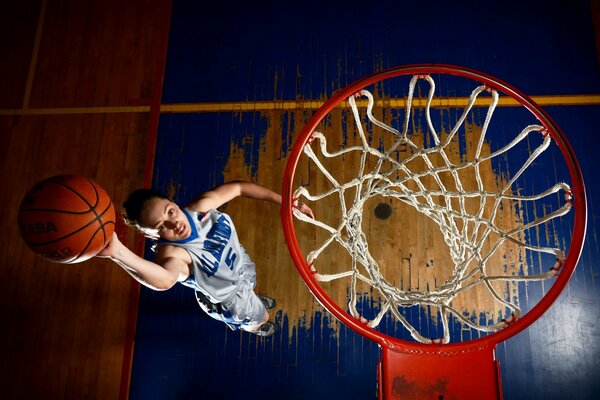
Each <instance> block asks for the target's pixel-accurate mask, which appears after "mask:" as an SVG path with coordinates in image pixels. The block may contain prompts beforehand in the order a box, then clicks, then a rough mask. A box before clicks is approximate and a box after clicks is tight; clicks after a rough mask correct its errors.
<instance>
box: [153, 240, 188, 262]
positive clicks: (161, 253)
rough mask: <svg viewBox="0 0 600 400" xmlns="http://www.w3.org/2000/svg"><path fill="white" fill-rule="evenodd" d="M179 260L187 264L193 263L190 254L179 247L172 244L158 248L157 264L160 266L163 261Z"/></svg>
mask: <svg viewBox="0 0 600 400" xmlns="http://www.w3.org/2000/svg"><path fill="white" fill-rule="evenodd" d="M171 258H177V259H179V260H181V261H184V262H185V263H186V264H189V263H191V262H192V259H191V257H190V255H189V253H188V252H187V251H186V250H185V249H184V248H181V247H179V246H174V245H172V244H162V245H160V246H158V248H157V250H156V260H155V261H156V263H157V264H160V263H161V261H164V260H167V259H171Z"/></svg>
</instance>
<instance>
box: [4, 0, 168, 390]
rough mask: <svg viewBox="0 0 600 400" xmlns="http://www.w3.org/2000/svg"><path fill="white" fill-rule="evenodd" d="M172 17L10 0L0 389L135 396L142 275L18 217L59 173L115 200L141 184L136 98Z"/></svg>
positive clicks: (162, 11) (147, 90)
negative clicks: (57, 251) (75, 250)
mask: <svg viewBox="0 0 600 400" xmlns="http://www.w3.org/2000/svg"><path fill="white" fill-rule="evenodd" d="M169 18H170V6H169V3H168V2H158V1H156V2H150V3H148V2H142V1H131V2H118V1H107V2H106V1H88V2H78V1H57V2H47V1H39V0H38V1H23V2H10V3H6V4H3V5H2V11H1V12H0V19H1V23H0V29H1V30H2V33H1V34H0V38H1V39H0V52H1V53H2V55H3V62H2V63H1V64H0V88H1V90H0V137H1V138H2V140H3V145H2V146H1V148H0V156H1V160H2V161H0V165H1V168H0V182H1V183H2V187H3V190H2V192H1V194H0V198H1V200H0V210H1V213H2V216H3V218H4V219H5V221H6V222H7V223H6V224H5V229H4V230H3V233H2V246H1V247H0V265H1V268H2V271H3V277H4V278H3V279H2V283H1V284H0V285H1V286H0V293H1V294H0V296H1V301H0V303H1V304H2V305H1V307H2V311H1V314H2V325H3V329H2V330H1V333H0V342H1V343H2V357H1V360H2V361H1V362H0V382H2V384H1V386H2V395H1V397H2V398H5V399H21V398H53V399H59V398H62V399H82V398H90V399H94V398H97V399H116V398H119V397H120V398H126V397H127V396H128V385H129V369H130V362H131V353H132V346H133V329H134V326H135V325H134V323H135V310H136V307H137V294H138V289H137V287H136V285H133V284H132V282H131V281H130V279H129V278H128V276H127V275H126V274H125V273H123V271H121V270H120V269H119V268H117V267H115V265H114V264H112V263H111V262H108V261H104V260H98V259H94V260H91V261H88V262H85V263H82V264H76V265H60V264H53V263H50V262H48V261H45V260H43V259H41V258H39V257H37V256H35V255H34V254H33V253H32V252H31V251H30V250H29V249H27V248H26V246H25V245H24V243H23V242H22V240H21V238H20V237H19V233H18V228H17V224H16V218H17V209H18V205H19V203H20V201H21V198H22V196H23V195H24V194H25V192H26V191H27V190H28V189H29V188H30V187H31V186H32V185H33V184H34V183H35V182H37V181H39V180H41V179H43V178H46V177H48V176H53V175H58V174H79V175H84V176H88V177H91V178H92V179H95V180H96V181H97V182H98V183H99V184H100V185H101V186H102V187H104V188H105V189H106V190H107V192H108V193H109V195H110V196H111V197H112V199H113V201H114V203H115V205H116V208H117V209H120V204H121V202H122V201H123V199H124V197H125V196H126V195H127V193H128V192H129V191H130V190H131V189H133V188H136V187H139V186H141V185H143V183H144V179H145V175H144V174H145V170H146V168H147V157H148V155H147V154H148V137H149V136H150V131H151V128H152V119H151V113H150V107H146V109H143V110H142V111H131V110H130V109H129V108H127V107H131V106H139V105H150V104H151V101H152V99H153V96H154V95H155V93H158V94H160V87H161V84H162V70H163V67H164V57H165V54H164V47H165V46H164V43H165V40H166V36H167V35H166V32H167V28H168V23H169ZM161 44H162V45H161ZM157 77H158V78H160V79H157ZM157 88H158V90H157ZM97 107H117V108H116V109H113V111H112V112H111V111H102V110H98V109H97ZM118 107H121V108H118ZM118 231H119V232H120V233H121V234H122V235H121V237H122V238H123V240H124V241H125V242H126V243H128V244H130V245H132V246H133V247H135V246H136V245H137V243H136V242H137V240H136V238H135V237H134V236H133V235H131V233H127V234H126V233H125V232H124V230H123V228H122V226H119V227H118Z"/></svg>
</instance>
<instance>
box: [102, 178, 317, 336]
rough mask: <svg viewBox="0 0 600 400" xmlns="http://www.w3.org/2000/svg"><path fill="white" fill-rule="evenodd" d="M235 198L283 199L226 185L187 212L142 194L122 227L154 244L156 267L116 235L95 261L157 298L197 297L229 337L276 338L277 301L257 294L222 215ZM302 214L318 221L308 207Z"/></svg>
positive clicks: (135, 196) (255, 188)
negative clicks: (163, 293) (178, 286)
mask: <svg viewBox="0 0 600 400" xmlns="http://www.w3.org/2000/svg"><path fill="white" fill-rule="evenodd" d="M238 196H243V197H249V198H253V199H259V200H266V201H271V202H273V203H277V204H281V196H280V195H279V194H277V193H274V192H272V191H271V190H269V189H267V188H264V187H262V186H259V185H256V184H253V183H249V182H229V183H225V184H223V185H221V186H218V187H216V188H214V189H213V190H211V191H209V192H206V193H203V194H201V195H200V196H198V197H197V198H196V199H195V200H193V201H192V202H191V203H189V204H188V205H186V206H185V207H184V208H180V207H179V206H178V205H177V204H176V203H174V202H173V201H172V200H171V199H170V198H168V197H167V196H165V195H163V194H161V193H159V192H156V191H154V190H151V189H138V190H136V191H134V192H133V193H131V194H130V195H129V197H128V199H127V201H126V202H125V203H124V208H125V220H126V222H127V223H128V224H129V225H131V226H133V227H134V228H136V229H138V230H139V231H140V232H142V233H143V234H144V235H145V236H147V237H149V238H151V239H154V240H157V246H156V252H157V254H156V259H155V260H154V262H150V261H147V260H145V259H143V258H141V257H139V256H137V255H136V254H135V253H133V252H132V251H131V250H129V249H128V248H127V247H126V246H125V245H123V244H122V243H121V242H120V241H119V239H118V237H117V235H116V234H113V237H112V239H111V241H110V242H109V243H108V245H107V246H106V247H105V248H104V250H102V252H100V253H99V254H98V256H99V257H109V258H110V259H112V260H113V261H114V262H115V263H117V264H118V265H119V266H121V267H122V268H123V269H124V270H125V271H126V272H128V273H129V274H130V275H131V276H132V277H133V278H135V279H136V280H137V281H138V282H140V283H142V284H143V285H145V286H147V287H149V288H151V289H154V290H167V289H170V288H171V287H173V286H174V285H175V283H177V282H180V283H182V284H183V285H185V286H188V287H190V288H192V289H194V290H195V291H196V299H197V300H198V303H199V304H200V307H201V308H202V309H203V310H204V311H205V312H206V313H207V314H208V315H210V316H211V317H213V318H215V319H217V320H220V321H223V322H225V323H226V324H227V325H228V326H229V327H230V328H232V329H241V330H244V331H247V332H251V333H254V334H256V335H259V336H271V335H273V334H274V333H275V332H276V330H277V327H276V325H275V324H274V323H273V322H271V321H269V313H268V311H267V309H271V308H273V307H274V306H275V301H274V300H273V299H271V298H268V297H263V296H260V297H259V296H257V295H256V294H255V293H254V291H253V289H254V287H255V285H256V270H255V265H254V263H253V262H252V260H250V257H249V256H248V254H246V251H245V249H244V247H243V246H242V245H241V244H240V242H239V241H238V237H237V233H236V229H235V226H234V225H233V222H232V221H231V218H230V217H229V216H228V215H227V214H224V213H221V212H219V211H217V208H219V207H220V206H221V205H223V204H225V203H227V202H228V201H230V200H232V199H234V198H236V197H238ZM299 209H300V211H301V212H302V213H304V214H306V215H308V216H310V217H312V218H314V215H313V212H312V210H311V209H310V208H309V207H308V206H306V205H304V204H302V205H300V208H299ZM256 228H259V229H260V227H256Z"/></svg>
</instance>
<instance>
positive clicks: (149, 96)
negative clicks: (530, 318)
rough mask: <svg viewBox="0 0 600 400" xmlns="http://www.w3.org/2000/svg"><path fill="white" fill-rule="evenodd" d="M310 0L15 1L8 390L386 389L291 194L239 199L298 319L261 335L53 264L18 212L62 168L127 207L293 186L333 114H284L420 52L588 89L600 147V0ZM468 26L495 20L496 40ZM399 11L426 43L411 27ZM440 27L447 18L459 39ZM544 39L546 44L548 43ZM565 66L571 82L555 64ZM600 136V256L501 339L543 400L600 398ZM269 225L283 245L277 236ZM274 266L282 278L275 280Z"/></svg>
mask: <svg viewBox="0 0 600 400" xmlns="http://www.w3.org/2000/svg"><path fill="white" fill-rule="evenodd" d="M309 3H310V4H308V3H307V4H305V5H304V6H300V5H296V6H293V5H275V4H270V3H268V4H264V5H252V6H235V7H229V6H228V5H227V4H224V3H223V4H210V5H207V4H200V2H195V1H186V0H178V1H177V0H176V1H173V4H171V1H159V0H150V1H140V0H132V1H115V0H108V1H102V2H101V1H97V0H92V1H85V2H78V1H73V0H71V1H68V0H61V1H55V2H51V1H48V0H24V1H21V2H12V3H11V4H7V5H3V6H2V12H0V30H1V35H0V51H1V53H0V54H2V57H3V62H2V63H1V64H0V137H1V138H2V139H3V145H2V146H1V149H0V155H1V156H2V158H1V166H2V167H1V168H0V174H1V175H0V177H1V181H0V183H1V184H2V187H3V190H2V193H1V195H0V196H1V197H0V199H1V200H0V210H1V211H2V213H1V214H0V215H2V216H3V218H5V221H8V223H7V224H6V227H5V229H3V231H2V240H1V243H2V245H1V246H0V268H2V271H3V275H2V276H3V279H2V281H1V284H0V285H1V287H0V296H2V298H1V303H2V306H1V307H2V311H1V321H2V326H3V328H2V330H1V333H0V342H1V343H2V351H1V354H2V356H1V357H2V361H1V363H0V382H1V383H2V385H1V387H2V388H3V389H2V392H1V394H0V397H2V398H6V399H21V398H38V397H39V398H51V399H84V398H89V399H117V398H119V399H125V398H136V399H137V398H139V399H144V400H147V399H152V398H156V399H171V398H177V399H187V398H212V397H214V396H217V395H220V396H221V397H222V398H244V399H247V398H255V397H256V396H258V398H261V397H260V396H262V395H263V394H265V393H268V394H269V395H270V396H271V397H272V398H285V399H295V398H338V397H339V398H341V397H342V396H343V397H347V398H358V399H363V398H374V397H375V389H374V387H375V371H374V369H373V368H374V366H375V364H376V362H377V358H378V349H377V346H376V345H374V344H372V343H370V342H368V341H366V340H364V339H362V338H360V337H358V335H356V334H354V333H352V332H350V331H349V330H347V329H344V328H343V327H340V326H339V325H336V324H335V322H333V321H331V319H332V317H330V316H329V315H328V314H327V313H326V312H323V311H322V310H320V309H319V308H318V307H319V306H318V305H317V304H316V303H315V302H314V301H313V299H312V297H311V296H310V294H308V292H307V291H306V290H305V287H304V286H303V284H302V282H301V281H300V280H299V278H298V277H297V275H296V274H295V271H294V270H293V267H292V264H291V261H290V260H289V257H288V255H287V249H286V248H285V245H284V243H283V239H282V237H281V231H280V228H279V226H278V223H279V221H278V210H277V208H276V207H274V206H271V205H259V206H256V205H254V204H252V203H250V202H247V201H245V200H244V201H241V202H240V203H237V204H236V205H232V206H231V207H230V208H228V211H229V212H231V213H232V214H235V219H234V220H235V221H236V222H239V224H240V227H238V230H242V229H240V228H241V227H244V226H247V225H253V224H254V225H256V224H259V225H260V226H261V231H260V232H259V231H256V230H248V229H245V230H243V232H242V233H241V235H243V239H244V243H245V245H246V246H247V247H248V248H249V251H250V252H251V254H253V256H255V257H256V259H257V261H259V266H258V268H263V270H262V272H261V274H263V275H261V276H259V278H260V279H261V282H260V283H259V288H260V289H261V290H262V289H264V290H265V291H266V292H272V293H276V294H277V296H278V297H279V298H278V301H279V303H280V308H281V310H279V311H278V314H277V318H279V321H280V322H281V323H282V326H283V328H284V331H283V333H282V334H281V335H279V336H277V338H276V341H275V340H274V341H266V342H265V341H263V342H259V341H256V340H254V341H252V340H251V339H248V337H247V336H244V335H239V334H237V333H232V332H228V331H227V330H226V329H225V328H223V327H222V326H220V325H218V324H216V323H215V322H214V321H211V320H208V319H207V318H206V317H205V316H204V315H202V314H201V313H200V312H199V310H198V309H197V307H196V305H195V304H194V302H193V299H192V297H193V296H190V293H189V291H185V290H182V289H181V288H178V289H176V290H173V291H169V292H170V293H165V294H162V293H160V294H158V293H154V292H151V291H149V290H146V289H141V290H140V287H139V285H137V284H135V283H133V282H132V281H131V280H130V278H129V277H128V276H127V275H126V274H125V273H124V272H123V271H122V270H120V269H119V268H118V267H116V266H115V265H114V264H112V263H110V262H106V261H103V260H94V261H90V262H87V263H85V264H81V265H73V266H62V265H56V264H51V263H48V262H45V261H44V260H41V259H39V258H37V257H35V256H34V255H33V254H32V253H31V252H30V251H29V250H28V249H27V248H26V247H25V246H24V244H23V243H22V241H21V239H20V237H19V235H18V228H17V225H16V211H17V208H18V204H19V202H20V200H21V197H22V195H23V194H24V193H25V192H26V190H27V189H28V188H29V187H30V186H31V185H32V184H33V183H35V182H36V181H38V180H40V179H42V178H45V177H47V176H51V175H56V174H65V173H74V174H81V175H86V176H89V177H92V178H94V179H95V180H96V181H98V182H99V183H100V184H101V185H102V186H103V187H104V188H105V189H106V190H107V191H108V193H109V194H110V195H111V196H112V198H113V200H114V202H115V204H116V205H117V206H118V205H120V204H121V202H122V201H123V200H124V198H125V196H126V195H127V194H128V193H129V191H130V190H131V189H134V188H137V187H140V186H148V185H154V186H157V187H160V188H161V189H166V190H168V191H171V192H172V193H173V194H175V195H176V196H178V197H179V198H180V199H182V200H184V199H187V198H189V196H192V195H193V194H194V193H195V192H196V191H199V190H204V189H207V188H209V187H210V186H212V185H213V184H216V183H219V182H221V181H222V180H225V179H237V178H245V179H253V180H256V181H258V182H259V183H262V184H265V185H267V186H269V187H271V188H273V189H278V186H277V185H278V182H280V181H281V166H282V165H283V164H284V161H285V160H284V157H285V154H286V152H287V151H289V147H290V146H291V142H292V141H293V138H294V135H296V134H297V133H298V132H299V129H300V128H301V126H300V123H301V122H302V121H303V119H304V118H305V117H306V115H307V114H310V113H311V112H312V108H310V107H308V108H307V109H305V110H301V111H298V113H297V114H296V117H297V118H296V119H294V118H292V117H290V115H291V114H286V113H285V112H280V111H279V110H277V108H278V107H279V108H283V107H292V106H293V104H295V101H296V100H299V101H320V100H323V98H324V97H326V96H327V95H328V94H330V93H331V91H332V90H335V89H337V88H339V87H340V86H343V85H345V84H346V83H349V82H350V81H353V80H354V79H356V78H358V77H360V76H363V75H365V74H366V73H369V72H371V71H373V70H375V69H378V68H381V67H387V66H393V65H399V64H405V63H411V62H448V63H456V64H461V65H466V66H471V67H473V68H478V69H481V70H485V71H487V72H489V73H496V74H497V75H499V76H501V77H502V78H504V79H505V80H507V81H509V82H511V83H514V84H515V85H517V86H518V87H519V88H521V89H523V90H524V91H526V92H528V93H529V94H532V95H545V96H547V97H546V99H549V101H552V99H558V101H559V104H563V106H564V102H565V101H566V100H565V99H566V98H567V97H568V96H569V95H575V98H576V100H577V101H579V103H578V104H576V105H573V106H567V107H562V108H561V107H554V108H553V110H554V111H553V112H555V113H556V115H558V118H559V119H561V121H565V122H566V123H572V126H577V127H579V126H583V129H582V130H580V131H578V133H577V134H579V135H588V137H589V141H590V142H589V143H592V144H594V145H596V144H597V138H596V136H595V135H594V133H593V132H596V131H597V129H595V128H597V127H598V123H597V122H595V119H597V118H593V117H592V116H594V115H597V109H598V100H597V97H598V93H599V92H600V84H599V83H598V80H599V78H598V58H596V57H598V54H600V53H597V52H595V51H594V50H595V49H594V48H593V38H592V36H593V35H594V32H593V25H594V24H592V21H591V18H590V14H591V15H593V16H594V20H595V21H596V24H595V26H596V27H597V26H598V15H599V12H598V10H599V8H600V7H598V4H597V2H595V1H593V0H592V1H589V2H588V1H586V0H578V1H575V2H574V3H573V4H572V5H570V6H569V7H566V6H564V5H562V4H561V2H560V1H557V2H550V4H547V3H546V2H541V1H534V2H532V4H533V5H530V6H529V7H523V6H521V5H518V6H517V5H516V4H517V3H518V2H515V4H512V3H510V2H508V3H510V4H505V5H504V6H503V7H502V8H500V6H498V8H494V7H495V6H491V5H490V6H487V7H488V8H485V7H484V8H482V9H478V8H474V6H473V5H472V4H468V3H469V2H466V3H465V4H463V3H460V2H459V3H460V4H456V7H450V6H448V5H444V6H441V4H442V3H440V4H439V5H436V4H433V3H436V2H432V4H431V5H432V7H430V8H429V9H428V10H427V12H425V11H423V9H422V8H421V7H415V6H406V5H405V6H403V8H402V9H399V8H398V6H397V5H395V4H394V2H384V4H383V6H382V7H381V8H373V9H372V10H368V11H367V10H365V9H362V11H361V12H362V13H364V15H363V16H367V17H371V18H370V19H369V18H367V20H368V21H370V24H369V22H366V24H367V26H366V27H365V26H363V25H361V24H357V23H354V22H353V23H352V24H351V26H348V24H347V21H354V19H355V18H356V19H358V17H360V16H361V15H357V13H359V11H356V10H360V8H358V7H355V8H352V7H350V8H344V7H342V6H341V5H338V6H335V5H333V4H332V5H331V6H329V7H327V6H326V5H325V4H320V3H319V2H309ZM317 3H319V4H317ZM534 3H535V4H534ZM541 3H544V5H543V6H542V5H541ZM444 4H445V3H444ZM311 5H312V7H311ZM363 6H364V4H363ZM463 6H464V7H465V10H466V11H464V12H459V11H458V8H460V7H463ZM540 9H542V10H543V12H542V11H540ZM317 10H320V11H317ZM386 10H388V11H389V12H386ZM590 10H591V12H590ZM371 13H372V14H371ZM561 13H562V14H561ZM463 14H464V16H463ZM393 16H396V17H397V18H399V19H396V17H394V18H392V17H393ZM344 18H345V19H346V21H345V22H344V21H343V19H344ZM461 18H462V19H461ZM561 18H564V20H561ZM570 18H571V19H570ZM490 19H491V21H490ZM381 21H383V22H381ZM456 21H459V22H460V21H462V22H463V23H464V24H463V25H462V26H459V25H456ZM533 21H535V22H536V23H537V24H533ZM400 22H402V24H400ZM427 23H430V25H428V24H427ZM469 24H476V25H475V26H476V27H477V28H478V29H479V35H475V36H477V37H475V36H474V35H473V31H471V30H470V29H471V28H470V25H469ZM395 26H402V27H403V28H402V29H403V30H402V32H403V33H404V34H405V35H412V36H414V37H418V38H419V40H408V39H406V37H404V36H403V37H400V38H399V37H398V36H396V32H395V31H394V30H393V29H391V28H390V27H395ZM297 27H303V28H297ZM306 27H309V28H308V29H307V28H306ZM438 27H440V28H439V29H446V34H445V35H442V36H443V37H440V35H439V33H438V32H437V29H438ZM577 27H582V28H581V29H580V30H577V29H575V28H577ZM369 29H371V30H369ZM563 30H567V31H568V32H569V33H570V34H571V35H576V34H577V35H579V36H569V35H565V32H563ZM574 31H576V32H577V33H573V32H574ZM522 32H524V33H523V34H524V35H525V36H521V33H522ZM539 32H541V33H540V34H539V36H536V35H538V33H539ZM597 32H598V30H596V34H595V38H596V42H600V40H598V37H600V36H599V35H598V33H597ZM392 33H393V35H392ZM527 35H529V36H531V37H534V38H535V39H536V40H532V43H530V44H529V43H528V42H527V41H526V40H524V39H523V38H524V37H527ZM412 36H411V37H412ZM402 38H404V39H406V43H404V42H403V41H402V40H404V39H402ZM499 38H500V39H499ZM400 39H402V40H400ZM541 39H543V40H541ZM484 42H485V43H484ZM290 43H292V44H293V45H290ZM488 45H489V46H492V45H493V47H490V48H491V50H489V49H488V48H487V47H485V46H488ZM378 46H381V47H378ZM382 47H383V50H384V51H382V52H381V53H380V52H379V51H378V50H381V48H382ZM532 54H533V55H534V56H531V55H532ZM551 67H552V68H551ZM555 76H559V77H560V79H557V80H556V81H553V80H551V79H547V78H548V77H555ZM544 79H545V80H544ZM554 95H556V96H554ZM561 102H562V103H561ZM569 107H570V108H569ZM307 110H308V111H307ZM300 113H305V115H300V116H299V114H300ZM553 115H554V114H553ZM159 117H160V118H159ZM578 124H581V125H578ZM563 129H565V127H564V126H563ZM280 132H283V134H280ZM211 135H212V136H211ZM286 135H287V136H286ZM273 138H275V140H280V141H281V140H282V138H283V139H286V138H287V140H282V141H281V142H276V141H274V139H273ZM585 143H586V142H584V141H583V140H578V141H577V145H578V146H579V149H580V150H583V152H584V154H585V155H586V157H588V158H586V160H587V161H582V163H585V164H584V173H586V174H587V176H586V179H587V182H588V184H589V186H590V188H588V190H590V193H591V195H590V199H589V201H590V203H591V204H592V210H591V212H590V216H591V217H590V218H591V221H592V222H591V225H590V226H591V228H590V232H591V233H590V234H589V235H588V237H589V239H588V244H587V247H586V252H584V257H583V259H582V263H581V265H580V268H579V269H578V270H577V274H576V276H574V279H573V284H572V285H571V286H570V288H569V290H567V291H566V292H565V294H564V295H563V297H562V298H561V302H559V303H560V304H557V305H556V307H555V309H554V310H553V312H551V313H549V316H548V317H545V318H543V319H542V320H540V321H539V322H538V323H536V324H535V325H534V326H533V327H532V328H531V329H530V330H529V332H525V333H523V335H521V336H520V338H518V339H517V340H514V341H509V342H507V343H506V344H502V345H500V346H499V347H498V353H499V358H500V359H501V361H502V366H503V368H504V369H503V379H504V381H503V382H504V385H505V387H504V391H505V398H506V399H513V398H527V397H523V396H521V395H522V394H523V393H527V396H528V397H530V398H535V399H538V398H539V399H541V398H544V399H558V398H574V399H591V398H594V397H593V396H594V393H597V390H598V389H599V386H598V380H597V376H598V375H597V371H598V370H599V368H600V365H599V364H598V361H597V360H598V354H599V347H598V342H597V338H598V332H599V329H600V328H599V326H598V323H597V320H595V316H598V315H599V314H598V313H599V304H600V303H599V301H600V300H599V293H600V290H599V286H598V284H599V283H598V282H599V280H598V265H597V261H596V260H597V256H599V252H598V242H597V239H596V232H597V229H598V222H597V211H594V209H593V201H594V198H595V197H594V196H596V197H597V188H598V184H597V177H598V175H597V172H596V170H595V167H594V166H595V165H597V162H595V161H594V159H593V157H594V156H593V154H592V153H586V151H588V150H589V149H590V147H591V146H587V147H586V144H585ZM183 144H185V146H183ZM195 149H202V150H203V152H202V153H201V154H202V156H203V157H199V156H198V153H197V152H196V151H195ZM576 150H577V149H576ZM590 154H592V155H590ZM594 162H595V164H594ZM200 167H201V168H202V173H198V171H197V170H196V169H195V168H200ZM588 176H589V177H590V178H588ZM249 210H251V211H252V215H248V212H247V211H249ZM118 233H119V235H120V237H121V238H122V239H123V240H125V241H126V243H127V244H129V245H130V246H132V247H133V248H135V249H137V251H138V252H140V253H141V251H142V247H143V246H142V245H143V243H142V241H140V239H139V237H137V236H135V235H134V234H133V233H132V232H131V231H130V230H128V229H125V228H124V227H123V226H122V225H120V226H119V227H118ZM267 235H269V236H270V237H271V238H276V239H275V240H269V241H261V239H263V238H264V236H267ZM270 268H278V273H277V274H272V275H271V276H270V277H269V276H267V275H269V274H270V272H271V271H273V270H272V269H270ZM281 271H284V272H285V271H287V272H286V274H284V275H283V277H282V276H281V275H280V273H281ZM273 277H276V278H277V279H278V280H273V279H271V278H273ZM307 310H308V311H310V312H308V311H307ZM314 310H317V311H316V312H314V313H313V311H314ZM571 311H573V312H571ZM566 312H568V313H566ZM307 325H310V327H309V326H307ZM569 340H571V341H569ZM594 340H595V342H594ZM207 364H210V365H208V366H207ZM216 373H220V374H231V376H232V377H233V378H232V380H234V383H232V384H229V383H228V384H226V385H222V384H221V383H222V382H217V383H215V381H214V378H213V376H214V375H215V374H216ZM594 377H596V379H594ZM198 386H202V387H203V389H202V391H198ZM240 387H241V388H247V387H254V391H252V392H250V393H248V392H245V391H240V390H239V388H240ZM202 395H204V396H206V397H201V396H202ZM253 396H254V397H253Z"/></svg>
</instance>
